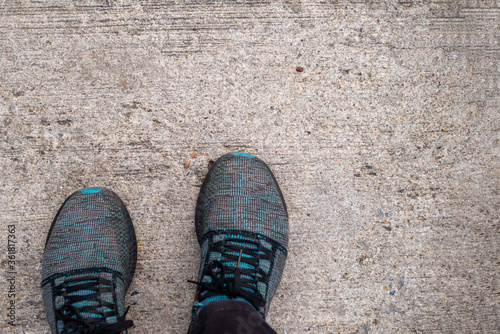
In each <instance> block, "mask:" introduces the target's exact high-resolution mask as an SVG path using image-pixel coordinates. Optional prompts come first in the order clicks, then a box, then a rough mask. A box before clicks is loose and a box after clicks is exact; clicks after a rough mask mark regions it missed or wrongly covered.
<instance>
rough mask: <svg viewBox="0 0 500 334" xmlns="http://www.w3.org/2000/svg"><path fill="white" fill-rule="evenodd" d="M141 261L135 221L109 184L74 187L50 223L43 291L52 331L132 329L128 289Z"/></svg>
mask: <svg viewBox="0 0 500 334" xmlns="http://www.w3.org/2000/svg"><path fill="white" fill-rule="evenodd" d="M136 262H137V242H136V239H135V231H134V226H133V225H132V221H131V220H130V216H129V214H128V212H127V209H126V208H125V206H124V204H123V203H122V201H121V200H120V198H119V197H118V196H117V195H116V194H115V193H113V192H112V191H109V190H107V189H105V188H87V189H83V190H79V191H77V192H75V193H73V194H72V195H71V196H70V197H68V198H67V199H66V201H65V202H64V203H63V205H62V206H61V208H60V209H59V212H57V215H56V217H55V218H54V221H53V222H52V225H51V226H50V230H49V234H48V236H47V241H46V242H45V253H44V256H43V262H42V294H43V301H44V304H45V312H46V314H47V320H48V322H49V324H50V329H51V331H52V333H57V334H62V333H81V334H90V333H93V334H99V333H103V334H104V333H126V332H125V330H126V329H127V328H130V327H132V326H133V322H132V321H130V320H125V315H126V313H127V311H128V309H127V310H126V309H125V293H126V291H127V289H128V287H129V285H130V282H131V281H132V276H133V275H134V271H135V265H136Z"/></svg>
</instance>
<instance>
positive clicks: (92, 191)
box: [80, 188, 103, 194]
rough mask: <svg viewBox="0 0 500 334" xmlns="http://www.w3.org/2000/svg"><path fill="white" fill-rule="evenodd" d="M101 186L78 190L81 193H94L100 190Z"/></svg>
mask: <svg viewBox="0 0 500 334" xmlns="http://www.w3.org/2000/svg"><path fill="white" fill-rule="evenodd" d="M102 189H103V188H85V189H82V190H80V192H81V193H82V194H96V193H98V192H100V191H101V190H102Z"/></svg>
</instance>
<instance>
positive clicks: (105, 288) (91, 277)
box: [54, 272, 117, 330]
mask: <svg viewBox="0 0 500 334" xmlns="http://www.w3.org/2000/svg"><path fill="white" fill-rule="evenodd" d="M96 279H98V280H96ZM105 280H108V281H109V282H113V275H112V274H111V273H107V272H94V273H89V272H86V273H84V274H77V275H71V276H63V277H60V278H58V279H56V280H55V282H54V283H55V286H58V285H59V284H62V283H66V284H67V286H68V288H71V287H75V286H78V285H81V284H86V283H95V284H94V285H93V286H92V287H95V288H99V292H96V291H95V290H88V289H85V288H83V289H77V290H76V291H72V292H68V296H79V297H85V296H88V299H85V298H84V299H83V300H81V301H77V302H74V303H72V304H71V305H72V306H73V307H74V308H75V309H77V310H78V311H79V312H80V315H81V316H82V317H83V319H94V320H97V319H101V320H97V321H99V322H103V321H104V322H106V323H114V322H116V321H117V317H116V315H114V316H110V317H108V318H106V319H103V316H102V314H103V313H105V312H111V311H113V310H112V309H110V308H109V307H106V306H102V305H101V304H102V302H108V303H112V304H114V295H113V289H112V287H111V286H110V284H109V283H108V284H106V281H105ZM96 293H97V296H96ZM55 302H56V309H59V308H61V307H62V306H63V305H64V304H65V303H67V302H68V298H67V297H66V298H65V297H63V296H57V297H56V300H55ZM84 307H95V312H96V313H93V312H91V311H90V312H89V311H88V310H87V311H80V310H81V309H82V308H84ZM73 317H74V318H76V316H73ZM93 322H94V321H93ZM60 323H61V325H60V326H63V324H62V322H61V321H60ZM62 329H63V328H61V330H62Z"/></svg>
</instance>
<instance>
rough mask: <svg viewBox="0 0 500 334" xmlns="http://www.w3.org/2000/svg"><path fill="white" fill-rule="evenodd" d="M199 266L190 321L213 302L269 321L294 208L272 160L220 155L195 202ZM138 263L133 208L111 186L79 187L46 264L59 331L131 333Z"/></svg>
mask: <svg viewBox="0 0 500 334" xmlns="http://www.w3.org/2000/svg"><path fill="white" fill-rule="evenodd" d="M195 224H196V234H197V237H198V242H199V244H200V246H201V264H200V272H199V276H198V281H196V282H193V283H195V284H196V285H197V287H198V288H197V291H196V297H195V301H194V305H193V310H192V319H191V325H193V324H194V322H195V320H196V316H197V314H198V313H199V310H200V309H201V308H202V307H203V306H205V305H207V304H209V303H210V302H213V301H220V300H224V299H234V300H240V301H244V302H247V303H249V304H251V305H252V306H253V307H254V308H255V309H256V310H257V311H258V312H259V313H260V315H261V316H262V317H263V318H264V319H265V316H266V313H267V310H268V307H269V304H270V302H271V299H272V298H273V295H274V293H275V291H276V289H277V287H278V284H279V282H280V280H281V275H282V273H283V269H284V266H285V261H286V256H287V246H288V214H287V209H286V205H285V201H284V199H283V195H282V193H281V190H280V188H279V186H278V183H277V182H276V179H275V178H274V175H273V173H272V172H271V170H270V169H269V168H268V166H267V165H266V164H265V163H264V162H263V161H262V160H260V159H258V158H256V157H254V156H252V155H249V154H245V153H229V154H226V155H224V156H222V157H221V158H219V159H218V160H217V161H216V162H215V163H214V165H213V166H212V167H211V169H210V171H209V172H208V174H207V176H206V178H205V181H204V182H203V185H202V187H201V189H200V194H199V196H198V201H197V204H196V216H195ZM136 262H137V242H136V236H135V232H134V227H133V225H132V221H131V219H130V216H129V213H128V212H127V209H126V208H125V206H124V204H123V202H122V201H121V200H120V198H119V197H118V196H117V195H116V194H115V193H113V192H112V191H110V190H107V189H105V188H87V189H83V190H79V191H77V192H75V193H73V194H72V195H71V196H70V197H68V199H66V201H65V202H64V203H63V205H62V206H61V208H60V209H59V211H58V212H57V215H56V217H55V218H54V221H53V222H52V225H51V226H50V230H49V233H48V236H47V241H46V244H45V253H44V257H43V263H42V271H43V273H42V294H43V301H44V304H45V311H46V315H47V320H48V322H49V324H50V328H51V331H52V333H58V334H59V333H85V334H90V333H94V334H99V333H126V330H127V329H128V328H130V327H132V326H133V322H132V321H131V320H126V314H127V311H128V308H126V307H125V293H126V291H127V289H128V287H129V285H130V283H131V281H132V277H133V275H134V271H135V265H136Z"/></svg>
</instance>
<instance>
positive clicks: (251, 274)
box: [191, 153, 288, 325]
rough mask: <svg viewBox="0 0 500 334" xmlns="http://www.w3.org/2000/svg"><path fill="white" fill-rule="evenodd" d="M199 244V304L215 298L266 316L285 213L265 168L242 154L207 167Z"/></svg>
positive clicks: (280, 260)
mask: <svg viewBox="0 0 500 334" xmlns="http://www.w3.org/2000/svg"><path fill="white" fill-rule="evenodd" d="M195 220H196V222H195V224H196V233H197V237H198V242H199V244H200V246H201V265H200V272H199V276H198V281H197V282H193V281H191V282H192V283H196V284H197V285H198V289H197V292H196V297H195V302H194V306H193V310H192V322H191V325H192V324H193V323H194V321H195V319H196V315H197V312H198V311H199V309H200V308H201V307H203V306H205V305H207V304H208V303H210V302H212V301H216V300H224V299H228V298H230V299H234V300H241V301H245V302H248V303H250V304H251V305H253V306H254V307H255V309H257V311H258V312H259V313H260V314H261V315H262V317H263V318H264V319H265V316H266V313H267V311H268V309H269V304H270V303H271V300H272V298H273V296H274V294H275V292H276V289H277V287H278V284H279V282H280V280H281V276H282V273H283V270H284V267H285V262H286V257H287V247H288V213H287V209H286V205H285V201H284V199H283V195H282V193H281V190H280V188H279V186H278V183H277V181H276V179H275V177H274V175H273V173H272V172H271V170H270V169H269V167H268V166H267V165H266V164H265V163H264V162H263V161H262V160H260V159H259V158H257V157H254V156H252V155H249V154H245V153H229V154H226V155H224V156H222V157H220V158H219V159H218V160H217V161H216V162H215V163H214V164H213V166H212V167H211V169H210V171H209V172H208V174H207V176H206V177H205V181H204V182H203V185H202V187H201V189H200V194H199V196H198V201H197V205H196V217H195Z"/></svg>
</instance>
